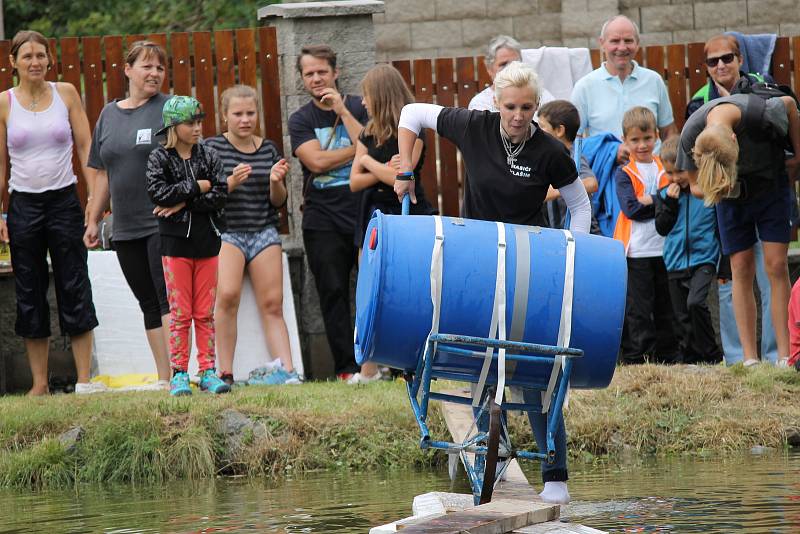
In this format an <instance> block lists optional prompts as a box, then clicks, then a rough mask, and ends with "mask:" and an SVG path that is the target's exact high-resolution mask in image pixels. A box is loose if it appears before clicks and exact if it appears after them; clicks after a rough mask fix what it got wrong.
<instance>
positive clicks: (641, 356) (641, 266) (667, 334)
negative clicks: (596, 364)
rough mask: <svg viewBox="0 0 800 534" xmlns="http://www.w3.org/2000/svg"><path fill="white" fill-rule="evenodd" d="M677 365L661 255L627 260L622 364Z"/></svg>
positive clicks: (676, 344)
mask: <svg viewBox="0 0 800 534" xmlns="http://www.w3.org/2000/svg"><path fill="white" fill-rule="evenodd" d="M646 359H647V360H650V361H658V362H663V363H678V362H679V361H680V353H679V346H678V338H677V336H676V335H675V331H674V327H673V315H672V303H671V300H670V292H669V283H668V280H667V269H666V267H664V260H663V258H661V256H656V257H652V258H628V293H627V295H626V297H625V324H624V326H623V328H622V349H621V351H620V360H621V361H622V363H643V362H644V361H645V360H646Z"/></svg>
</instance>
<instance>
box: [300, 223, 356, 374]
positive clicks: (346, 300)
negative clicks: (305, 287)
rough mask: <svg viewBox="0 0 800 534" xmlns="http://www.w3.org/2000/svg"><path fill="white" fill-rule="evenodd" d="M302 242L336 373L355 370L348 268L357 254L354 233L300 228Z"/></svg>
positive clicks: (353, 263) (349, 268)
mask: <svg viewBox="0 0 800 534" xmlns="http://www.w3.org/2000/svg"><path fill="white" fill-rule="evenodd" d="M303 244H304V245H305V248H306V258H307V259H308V266H309V267H310V268H311V274H313V275H314V283H315V285H316V287H317V294H318V295H319V304H320V308H321V309H322V321H323V322H324V323H325V335H326V337H327V338H328V345H330V348H331V352H332V353H333V361H334V366H335V369H336V374H339V373H355V372H357V371H358V366H357V365H356V360H355V356H354V355H353V323H352V321H351V313H350V272H351V271H352V270H353V267H354V266H355V264H356V254H357V249H356V247H355V245H354V243H353V234H345V233H341V232H328V231H321V230H303Z"/></svg>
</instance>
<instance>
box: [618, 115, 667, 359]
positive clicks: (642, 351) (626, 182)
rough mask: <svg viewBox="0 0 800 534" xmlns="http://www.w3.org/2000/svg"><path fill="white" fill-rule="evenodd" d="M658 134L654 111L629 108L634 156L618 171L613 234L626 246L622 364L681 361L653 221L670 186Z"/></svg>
mask: <svg viewBox="0 0 800 534" xmlns="http://www.w3.org/2000/svg"><path fill="white" fill-rule="evenodd" d="M657 139H658V128H657V126H656V117H655V115H653V112H652V111H650V110H649V109H647V108H645V107H641V106H639V107H634V108H631V109H629V110H628V111H626V112H625V115H624V116H623V117H622V140H623V142H624V143H625V145H626V146H627V148H628V150H629V152H630V161H629V162H628V164H627V165H625V166H624V167H620V168H619V169H618V170H617V174H616V175H615V176H614V182H615V185H616V192H617V198H618V199H619V204H620V208H621V211H620V214H619V217H618V218H617V223H616V226H615V228H614V239H619V240H620V241H622V243H623V244H624V245H625V255H626V256H627V259H628V293H627V298H626V301H625V323H624V326H623V330H622V347H621V350H620V361H621V362H622V363H643V362H645V361H658V362H665V363H677V362H680V361H681V356H680V354H679V351H678V347H679V344H678V339H677V336H676V335H675V332H674V330H673V316H672V304H671V301H670V294H669V282H668V279H667V270H666V267H665V266H664V259H663V250H664V238H663V237H662V236H660V235H659V234H658V232H657V231H656V225H655V205H654V199H655V196H656V195H657V194H658V190H659V189H660V188H662V187H666V186H668V185H669V178H668V177H667V175H666V173H665V172H664V166H663V165H662V163H661V160H660V159H659V158H658V156H656V155H655V154H654V153H653V150H654V149H655V146H656V141H657Z"/></svg>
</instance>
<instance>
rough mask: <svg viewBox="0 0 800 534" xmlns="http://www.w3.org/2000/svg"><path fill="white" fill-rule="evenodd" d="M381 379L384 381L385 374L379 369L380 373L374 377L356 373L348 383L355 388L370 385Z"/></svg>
mask: <svg viewBox="0 0 800 534" xmlns="http://www.w3.org/2000/svg"><path fill="white" fill-rule="evenodd" d="M381 379H383V373H381V371H380V369H378V372H377V373H375V374H374V375H372V376H367V375H365V374H362V373H356V374H354V375H353V376H351V377H350V379H349V380H348V381H347V383H348V384H350V385H351V386H354V385H357V384H370V383H372V382H377V381H378V380H381Z"/></svg>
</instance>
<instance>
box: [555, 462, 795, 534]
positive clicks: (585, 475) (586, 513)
mask: <svg viewBox="0 0 800 534" xmlns="http://www.w3.org/2000/svg"><path fill="white" fill-rule="evenodd" d="M574 467H575V468H573V470H572V473H570V478H571V481H570V491H571V492H572V494H573V496H577V497H579V498H580V499H581V500H580V501H579V502H577V503H575V504H573V505H571V506H570V507H569V508H568V509H566V510H564V513H563V514H562V515H564V516H567V517H569V518H570V520H574V521H576V522H583V523H584V524H587V525H590V526H593V527H595V528H600V529H604V530H608V531H611V532H667V531H670V532H734V531H735V532H753V533H762V532H787V533H788V532H800V453H797V452H795V453H791V454H786V453H783V452H774V453H773V454H768V455H735V456H729V457H727V458H722V459H720V458H714V459H705V460H704V459H699V458H689V459H682V458H670V459H663V458H661V459H658V460H655V461H654V460H650V461H647V462H642V463H632V464H626V465H613V466H608V465H606V466H602V467H599V468H590V467H582V466H574ZM573 488H575V489H574V490H573Z"/></svg>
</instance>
